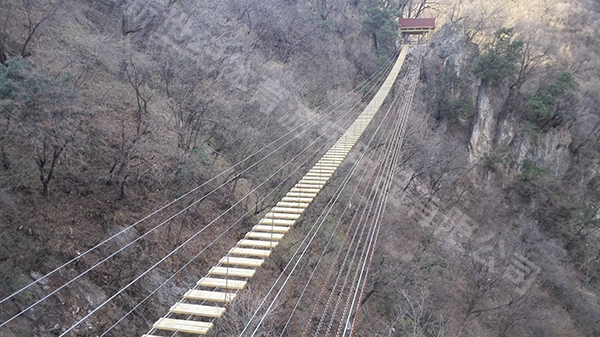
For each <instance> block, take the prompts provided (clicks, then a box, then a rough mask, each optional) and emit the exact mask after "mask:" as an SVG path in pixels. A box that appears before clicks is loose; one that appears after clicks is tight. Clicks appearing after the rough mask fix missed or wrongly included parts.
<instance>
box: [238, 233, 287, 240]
mask: <svg viewBox="0 0 600 337" xmlns="http://www.w3.org/2000/svg"><path fill="white" fill-rule="evenodd" d="M246 237H247V238H249V239H265V240H281V239H283V234H276V233H273V232H271V233H264V232H249V233H248V234H246Z"/></svg>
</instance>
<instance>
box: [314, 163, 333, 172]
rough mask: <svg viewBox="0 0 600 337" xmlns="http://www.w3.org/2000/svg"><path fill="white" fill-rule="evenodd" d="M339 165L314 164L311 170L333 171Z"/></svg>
mask: <svg viewBox="0 0 600 337" xmlns="http://www.w3.org/2000/svg"><path fill="white" fill-rule="evenodd" d="M338 166H339V165H336V164H329V163H316V164H314V165H313V167H311V169H313V170H333V171H335V170H336V169H337V168H338Z"/></svg>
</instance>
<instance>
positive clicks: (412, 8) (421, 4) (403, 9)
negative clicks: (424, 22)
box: [398, 0, 438, 18]
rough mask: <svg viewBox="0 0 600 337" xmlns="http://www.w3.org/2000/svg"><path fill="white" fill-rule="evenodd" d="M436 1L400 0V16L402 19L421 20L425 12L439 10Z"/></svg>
mask: <svg viewBox="0 0 600 337" xmlns="http://www.w3.org/2000/svg"><path fill="white" fill-rule="evenodd" d="M437 6H438V3H437V1H435V0H400V1H399V2H398V16H399V17H401V18H420V17H421V16H422V15H423V13H424V12H425V11H428V10H433V9H437Z"/></svg>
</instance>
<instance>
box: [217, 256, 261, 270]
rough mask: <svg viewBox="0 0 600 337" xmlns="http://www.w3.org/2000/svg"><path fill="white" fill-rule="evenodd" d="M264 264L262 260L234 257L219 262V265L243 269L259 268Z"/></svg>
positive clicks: (226, 257) (227, 257) (224, 258)
mask: <svg viewBox="0 0 600 337" xmlns="http://www.w3.org/2000/svg"><path fill="white" fill-rule="evenodd" d="M264 262H265V260H262V259H249V258H247V257H234V256H225V257H223V258H221V260H219V263H221V264H226V265H233V266H244V267H254V268H256V267H260V266H262V264H263V263H264Z"/></svg>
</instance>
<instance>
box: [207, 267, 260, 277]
mask: <svg viewBox="0 0 600 337" xmlns="http://www.w3.org/2000/svg"><path fill="white" fill-rule="evenodd" d="M208 273H209V274H211V275H221V276H233V277H245V278H251V277H252V276H254V273H256V270H254V269H243V268H235V267H212V268H211V269H210V270H209V271H208Z"/></svg>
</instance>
